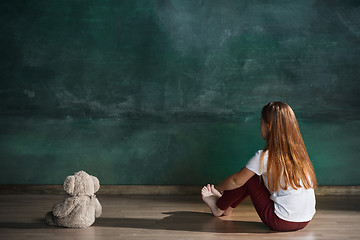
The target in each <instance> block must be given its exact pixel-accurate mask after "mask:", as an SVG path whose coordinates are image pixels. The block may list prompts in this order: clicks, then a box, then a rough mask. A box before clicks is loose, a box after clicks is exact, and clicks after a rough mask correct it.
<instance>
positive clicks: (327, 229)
mask: <svg viewBox="0 0 360 240" xmlns="http://www.w3.org/2000/svg"><path fill="white" fill-rule="evenodd" d="M64 197H65V196H63V195H22V194H19V195H11V194H2V195H0V239H14V240H16V239H37V240H42V239H54V240H56V239H67V240H68V239H86V240H92V239H94V240H95V239H129V240H131V239H171V240H176V239H265V240H266V239H276V240H281V239H290V238H291V239H326V240H329V239H360V230H359V226H360V214H359V212H360V207H359V202H360V201H359V200H360V196H318V197H317V213H316V215H315V217H314V219H313V220H312V221H311V223H310V224H309V225H308V226H307V227H306V228H305V229H303V230H300V231H297V232H290V233H278V232H273V231H271V230H269V229H268V228H267V227H266V226H265V225H264V224H263V223H261V221H260V219H259V217H258V216H257V214H256V212H255V210H254V208H253V207H252V204H251V202H250V201H249V200H246V201H245V202H244V203H243V204H241V205H240V206H239V207H238V208H237V209H236V210H235V211H234V212H233V214H232V215H231V216H227V217H221V218H214V217H212V216H211V214H209V210H208V208H207V207H206V205H204V204H203V203H202V201H201V198H200V196H194V195H186V196H174V195H172V196H155V195H136V196H131V195H118V196H116V195H104V196H98V199H99V201H100V202H101V204H102V206H103V214H102V215H101V217H100V218H98V219H96V222H95V223H94V225H93V226H91V227H89V228H86V229H67V228H58V227H51V226H47V225H46V224H45V223H44V215H45V213H46V212H47V211H49V210H50V209H51V208H52V206H53V204H54V203H57V202H60V201H62V200H63V199H64Z"/></svg>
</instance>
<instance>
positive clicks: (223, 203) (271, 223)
mask: <svg viewBox="0 0 360 240" xmlns="http://www.w3.org/2000/svg"><path fill="white" fill-rule="evenodd" d="M249 195H250V198H251V201H252V202H253V204H254V207H255V209H256V212H257V213H258V215H259V217H260V219H261V221H263V223H265V224H266V225H267V226H268V227H269V228H271V229H272V230H275V231H295V230H299V229H302V228H304V227H305V226H306V225H308V223H309V222H289V221H285V220H283V219H281V218H279V217H278V216H277V215H276V214H275V212H274V202H273V201H272V200H271V199H270V193H269V191H268V190H267V188H266V187H265V185H264V184H263V182H262V181H260V179H259V177H258V176H257V175H255V176H253V177H252V178H250V179H249V180H248V181H247V182H246V183H245V184H244V185H243V186H242V187H239V188H236V189H234V190H230V191H224V194H223V195H222V197H220V198H219V199H218V201H217V203H216V204H217V206H218V208H220V209H221V210H226V209H228V208H229V207H232V208H235V207H236V206H237V205H239V204H240V203H241V202H242V201H243V200H244V199H245V198H246V197H248V196H249Z"/></svg>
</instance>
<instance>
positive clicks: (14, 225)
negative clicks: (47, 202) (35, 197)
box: [0, 218, 56, 229]
mask: <svg viewBox="0 0 360 240" xmlns="http://www.w3.org/2000/svg"><path fill="white" fill-rule="evenodd" d="M1 228H9V229H49V228H56V227H54V226H49V225H47V224H46V222H45V220H44V219H43V218H42V219H40V218H39V219H35V220H34V221H33V222H0V229H1Z"/></svg>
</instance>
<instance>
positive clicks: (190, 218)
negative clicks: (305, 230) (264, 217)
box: [94, 211, 272, 233]
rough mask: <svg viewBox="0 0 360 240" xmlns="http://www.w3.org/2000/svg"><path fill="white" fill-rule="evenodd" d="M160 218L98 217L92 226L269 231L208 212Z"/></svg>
mask: <svg viewBox="0 0 360 240" xmlns="http://www.w3.org/2000/svg"><path fill="white" fill-rule="evenodd" d="M163 214H166V215H168V216H166V217H164V218H162V219H147V218H98V219H97V220H96V222H95V223H94V226H101V227H121V228H141V229H159V230H176V231H193V232H213V233H270V232H272V231H271V230H270V229H269V228H267V227H266V226H265V225H264V224H263V223H261V222H250V221H234V220H223V219H221V218H216V217H213V216H212V215H211V214H209V213H202V212H190V211H176V212H163Z"/></svg>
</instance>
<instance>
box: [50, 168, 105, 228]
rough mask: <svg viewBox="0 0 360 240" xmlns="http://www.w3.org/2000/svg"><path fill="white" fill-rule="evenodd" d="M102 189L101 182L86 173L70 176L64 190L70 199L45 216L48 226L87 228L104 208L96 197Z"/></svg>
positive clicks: (56, 205)
mask: <svg viewBox="0 0 360 240" xmlns="http://www.w3.org/2000/svg"><path fill="white" fill-rule="evenodd" d="M99 188H100V183H99V180H98V179H97V178H96V177H94V176H91V175H89V174H87V173H86V172H84V171H80V172H77V173H75V174H74V175H73V176H68V177H67V178H66V180H65V182H64V189H65V191H66V192H67V193H68V194H69V197H68V198H67V199H65V200H64V201H63V202H61V203H58V204H55V205H54V207H53V209H52V211H51V212H48V213H47V214H46V216H45V220H46V222H47V224H49V225H54V226H61V227H69V228H86V227H89V226H91V225H92V224H93V223H94V222H95V218H97V217H100V215H101V213H102V207H101V204H100V202H99V201H98V200H97V198H96V196H95V195H94V193H95V192H97V191H98V190H99Z"/></svg>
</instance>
